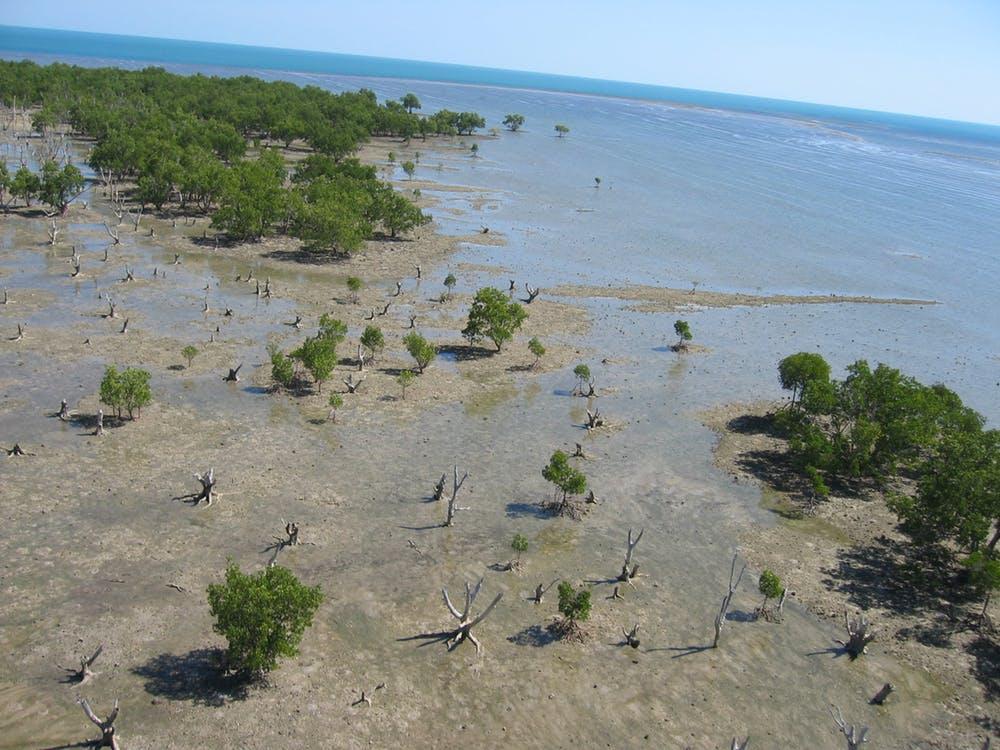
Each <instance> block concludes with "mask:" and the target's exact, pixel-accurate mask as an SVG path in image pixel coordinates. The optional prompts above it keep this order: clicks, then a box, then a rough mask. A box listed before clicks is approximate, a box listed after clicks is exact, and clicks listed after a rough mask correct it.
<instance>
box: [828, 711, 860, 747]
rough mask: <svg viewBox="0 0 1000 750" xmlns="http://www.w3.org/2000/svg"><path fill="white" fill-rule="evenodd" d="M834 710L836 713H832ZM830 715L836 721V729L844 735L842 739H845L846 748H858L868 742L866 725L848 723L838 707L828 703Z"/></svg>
mask: <svg viewBox="0 0 1000 750" xmlns="http://www.w3.org/2000/svg"><path fill="white" fill-rule="evenodd" d="M834 710H836V713H834ZM830 716H832V717H833V720H834V721H835V722H836V723H837V729H839V730H840V733H841V734H843V735H844V739H846V740H847V750H859V748H860V747H861V746H862V745H863V744H865V743H866V742H868V727H860V728H859V727H857V726H855V725H854V724H848V723H847V722H845V721H844V715H843V714H842V713H841V712H840V708H839V707H837V706H834V705H832V704H831V705H830Z"/></svg>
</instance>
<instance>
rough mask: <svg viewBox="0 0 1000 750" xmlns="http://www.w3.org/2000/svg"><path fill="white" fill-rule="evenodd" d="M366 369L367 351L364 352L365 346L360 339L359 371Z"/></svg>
mask: <svg viewBox="0 0 1000 750" xmlns="http://www.w3.org/2000/svg"><path fill="white" fill-rule="evenodd" d="M364 371H365V353H364V350H363V347H362V346H361V342H360V341H359V342H358V372H364Z"/></svg>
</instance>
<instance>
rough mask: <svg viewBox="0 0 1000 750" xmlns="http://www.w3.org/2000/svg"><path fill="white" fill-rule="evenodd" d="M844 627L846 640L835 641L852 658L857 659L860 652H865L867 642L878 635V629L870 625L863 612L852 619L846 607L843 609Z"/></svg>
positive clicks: (866, 650)
mask: <svg viewBox="0 0 1000 750" xmlns="http://www.w3.org/2000/svg"><path fill="white" fill-rule="evenodd" d="M844 627H845V628H846V629H847V640H846V641H842V640H840V639H838V640H837V643H839V644H841V645H842V646H843V647H844V649H845V650H846V651H847V653H848V654H850V655H851V658H852V659H857V658H858V657H859V656H861V655H862V654H865V653H867V652H868V644H869V643H871V642H872V641H873V640H875V636H876V635H878V631H877V630H876V629H875V628H873V627H871V624H870V623H869V622H868V618H867V617H865V616H864V614H863V613H862V614H859V615H858V617H857V619H855V620H853V621H852V620H851V618H850V617H849V616H848V614H847V610H846V609H845V610H844Z"/></svg>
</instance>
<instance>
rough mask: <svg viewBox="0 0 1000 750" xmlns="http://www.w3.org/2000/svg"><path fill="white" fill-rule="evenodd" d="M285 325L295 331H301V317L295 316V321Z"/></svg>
mask: <svg viewBox="0 0 1000 750" xmlns="http://www.w3.org/2000/svg"><path fill="white" fill-rule="evenodd" d="M285 325H286V326H291V327H292V328H294V329H295V330H297V331H298V330H301V329H302V316H301V315H296V316H295V320H293V321H292V322H291V323H285Z"/></svg>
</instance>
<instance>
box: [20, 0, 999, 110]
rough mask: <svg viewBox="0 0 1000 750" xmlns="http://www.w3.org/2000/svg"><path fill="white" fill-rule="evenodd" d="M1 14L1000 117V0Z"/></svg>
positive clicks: (389, 3)
mask: <svg viewBox="0 0 1000 750" xmlns="http://www.w3.org/2000/svg"><path fill="white" fill-rule="evenodd" d="M0 4H2V5H3V6H4V8H3V14H2V21H0V22H2V23H5V24H9V25H17V26H38V27H50V28H63V29H73V30H80V31H101V32H107V33H120V34H139V35H144V36H162V37H173V38H178V39H195V40H202V41H213V42H232V43H241V44H258V45H265V46H271V47H291V48H296V49H311V50H320V51H326V52H345V53H354V54H362V55H378V56H385V57H401V58H407V59H416V60H432V61H436V62H454V63H464V64H468V65H485V66H490V67H500V68H514V69H519V70H534V71H541V72H545V73H565V74H569V75H582V76H591V77H595V78H610V79H616V80H625V81H637V82H641V83H655V84H663V85H668V86H683V87H689V88H698V89H706V90H711V91H726V92H733V93H740V94H753V95H757V96H770V97H776V98H781V99H798V100H804V101H812V102H820V103H824V104H839V105H844V106H853V107H863V108H869V109H879V110H888V111H893V112H905V113H910V114H921V115H928V116H934V117H946V118H951V119H961V120H970V121H975V122H989V123H994V124H1000V0H700V1H699V0H687V1H684V0H659V2H656V1H654V0H617V1H615V0H573V1H571V2H564V1H563V0H549V1H548V2H545V1H544V0H532V1H530V2H527V1H525V0H495V1H494V2H490V3H483V2H475V1H472V2H470V1H469V0H465V1H464V2H459V1H458V0H439V1H437V2H436V1H435V0H426V1H425V2H420V3H417V2H412V1H410V0H368V1H367V2H366V1H365V0H354V1H353V2H344V1H342V0H325V1H320V0H283V1H282V2H264V1H263V0H168V2H162V3H148V4H142V5H132V6H129V5H127V4H126V5H122V3H120V2H115V3H109V2H100V1H99V0H93V1H89V2H88V1H87V0H33V2H30V3H13V2H9V0H0Z"/></svg>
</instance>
